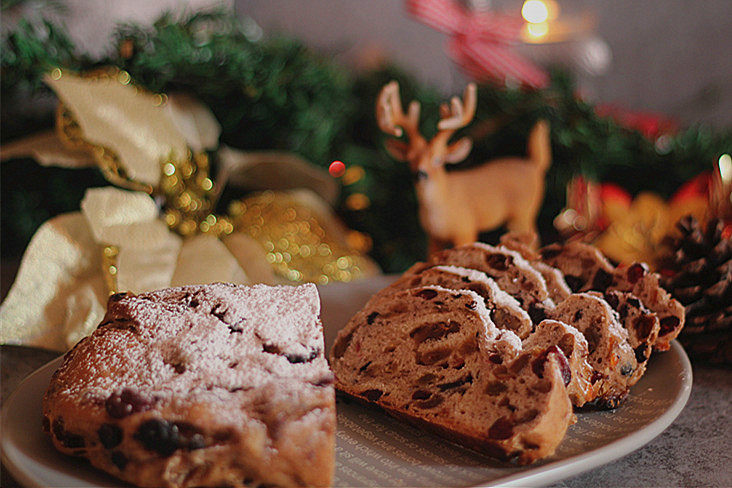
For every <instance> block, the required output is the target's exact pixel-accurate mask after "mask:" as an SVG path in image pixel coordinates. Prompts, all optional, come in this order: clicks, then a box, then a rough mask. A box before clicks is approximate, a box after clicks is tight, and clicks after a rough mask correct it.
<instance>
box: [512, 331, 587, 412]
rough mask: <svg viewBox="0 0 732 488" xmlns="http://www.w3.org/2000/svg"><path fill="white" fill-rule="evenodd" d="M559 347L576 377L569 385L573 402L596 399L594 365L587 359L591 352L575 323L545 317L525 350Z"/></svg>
mask: <svg viewBox="0 0 732 488" xmlns="http://www.w3.org/2000/svg"><path fill="white" fill-rule="evenodd" d="M551 346H557V347H559V349H561V350H562V352H563V353H564V355H565V356H566V357H567V362H568V364H569V369H570V370H571V372H572V377H571V378H572V379H571V380H570V382H569V384H568V385H567V393H568V394H569V399H570V400H571V401H572V405H574V406H575V407H581V406H583V405H584V404H585V403H587V402H588V401H592V400H594V399H595V397H596V395H595V389H594V386H593V385H592V382H591V380H592V374H593V372H594V370H593V368H592V366H590V364H589V363H588V362H587V361H588V359H589V358H588V356H589V351H588V347H587V340H586V339H585V336H584V335H583V334H582V333H581V332H580V331H578V330H577V329H576V328H574V327H572V326H571V325H567V324H565V323H564V322H559V321H556V320H549V319H547V320H542V321H541V322H540V323H539V324H538V325H537V326H536V330H535V331H534V332H533V333H531V335H529V336H528V337H527V338H526V339H524V341H523V350H524V351H532V350H540V351H542V350H548V349H549V348H550V347H551Z"/></svg>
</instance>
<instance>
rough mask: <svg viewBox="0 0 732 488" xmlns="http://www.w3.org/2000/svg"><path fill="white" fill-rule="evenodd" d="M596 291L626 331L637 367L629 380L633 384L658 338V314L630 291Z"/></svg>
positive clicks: (641, 374) (643, 369) (643, 370)
mask: <svg viewBox="0 0 732 488" xmlns="http://www.w3.org/2000/svg"><path fill="white" fill-rule="evenodd" d="M590 293H591V294H595V293H597V294H598V295H599V296H602V298H603V299H604V300H605V301H606V302H607V303H608V305H610V307H612V309H613V310H615V311H616V312H617V313H618V316H619V317H620V323H621V325H622V326H623V327H625V330H627V331H628V344H630V347H632V348H633V352H634V353H635V359H636V361H638V368H637V369H636V370H635V372H634V373H633V375H632V376H631V378H630V380H629V384H631V385H634V384H636V383H637V382H638V380H640V379H641V376H643V373H645V371H646V364H647V363H648V359H649V358H650V357H651V352H652V350H653V344H654V343H655V342H656V339H657V338H658V332H659V330H660V325H659V322H658V316H657V315H656V314H655V313H653V312H651V311H650V310H648V309H647V308H646V307H644V306H643V303H641V301H640V299H638V297H636V296H635V295H633V294H632V293H628V292H623V291H617V290H608V291H606V292H605V294H604V295H600V294H599V292H590Z"/></svg>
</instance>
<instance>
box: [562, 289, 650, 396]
mask: <svg viewBox="0 0 732 488" xmlns="http://www.w3.org/2000/svg"><path fill="white" fill-rule="evenodd" d="M551 318H553V319H554V320H559V321H561V322H564V323H566V324H572V326H573V327H575V328H576V329H577V330H579V331H580V332H582V334H584V336H585V339H587V346H588V350H589V356H588V362H589V363H590V365H591V366H592V368H593V369H594V372H593V375H592V378H591V380H590V382H591V383H592V385H593V387H594V389H595V391H594V393H595V395H596V398H595V399H594V400H592V402H591V403H593V404H594V405H596V406H598V407H600V408H615V407H617V406H619V405H620V403H622V401H623V400H624V399H625V397H626V396H627V395H628V391H629V390H630V380H631V378H632V375H633V373H634V372H635V370H636V368H637V367H638V363H637V361H636V359H635V353H634V352H633V349H632V348H631V347H630V344H628V332H627V331H626V330H625V329H624V328H623V327H621V326H620V324H619V323H618V320H617V318H616V315H615V312H614V311H613V310H612V309H611V308H610V305H608V304H607V302H605V300H603V299H602V298H598V297H596V296H593V295H590V294H588V293H575V294H573V295H570V296H569V298H567V299H566V300H564V301H563V302H562V303H560V304H559V305H557V307H556V308H555V309H554V310H553V311H552V313H551Z"/></svg>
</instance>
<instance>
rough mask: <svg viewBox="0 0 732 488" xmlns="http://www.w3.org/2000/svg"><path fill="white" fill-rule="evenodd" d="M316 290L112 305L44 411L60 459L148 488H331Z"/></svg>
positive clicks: (239, 291) (57, 379)
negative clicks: (81, 461)
mask: <svg viewBox="0 0 732 488" xmlns="http://www.w3.org/2000/svg"><path fill="white" fill-rule="evenodd" d="M319 311H320V302H319V298H318V294H317V290H316V288H315V286H314V285H302V286H299V287H288V286H281V287H269V286H264V285H258V286H254V287H245V286H236V285H227V284H221V283H218V284H213V285H201V286H186V287H181V288H171V289H166V290H161V291H156V292H151V293H145V294H141V295H133V294H129V293H128V294H124V293H122V294H118V295H113V296H112V297H110V299H109V304H108V310H107V313H106V315H105V317H104V319H103V321H102V323H101V324H100V325H99V327H98V328H97V329H96V330H95V331H94V332H93V333H92V334H91V335H90V336H89V337H87V338H85V339H83V340H82V341H81V342H79V343H78V344H77V345H76V346H75V347H74V348H73V349H72V350H71V351H69V352H68V353H67V354H66V356H65V357H64V361H63V364H62V366H61V367H60V368H59V370H58V371H56V372H55V373H54V375H53V377H52V379H51V384H50V386H49V387H48V390H47V391H46V394H45V396H44V399H43V425H44V429H45V430H46V431H47V432H48V433H49V435H50V436H51V439H52V441H53V444H54V446H55V447H56V448H57V449H59V450H60V451H61V452H63V453H66V454H72V455H75V456H81V457H85V458H87V459H88V460H89V461H90V462H91V463H92V465H94V466H96V467H98V468H101V469H103V470H105V471H107V472H109V473H110V474H112V475H114V476H116V477H118V478H120V479H122V480H125V481H127V482H130V483H134V484H136V485H138V486H143V487H161V486H164V487H171V488H189V487H198V486H202V487H203V486H205V487H209V486H210V487H213V486H232V487H237V488H238V487H244V486H261V485H272V486H275V485H276V486H330V484H331V481H332V475H333V469H334V449H335V442H334V439H335V425H336V424H335V391H334V388H333V375H332V373H331V372H330V370H329V368H328V364H327V362H326V359H325V357H324V352H323V348H324V344H323V331H322V326H321V324H320V319H319Z"/></svg>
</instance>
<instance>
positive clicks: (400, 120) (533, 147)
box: [376, 81, 551, 253]
mask: <svg viewBox="0 0 732 488" xmlns="http://www.w3.org/2000/svg"><path fill="white" fill-rule="evenodd" d="M476 99H477V96H476V87H475V84H473V83H471V84H469V85H468V86H467V88H466V89H465V93H464V95H463V100H462V101H461V100H460V99H459V98H458V97H453V98H452V100H450V104H449V105H447V104H443V105H442V106H441V107H440V121H439V123H438V124H437V128H438V129H439V131H438V132H437V134H436V135H435V136H434V137H433V138H432V140H430V141H427V140H426V139H425V138H424V137H422V135H421V134H420V133H419V109H420V106H419V103H418V102H416V101H412V102H411V103H410V104H409V108H408V109H407V113H406V114H405V113H404V111H403V110H402V103H401V100H400V97H399V85H398V84H397V82H396V81H392V82H390V83H388V84H387V85H386V86H384V88H382V90H381V93H380V94H379V97H378V100H377V102H376V118H377V120H378V124H379V128H381V130H382V131H384V132H386V133H387V134H390V135H393V136H396V137H400V136H401V135H402V133H403V132H404V133H406V136H407V140H406V141H403V140H399V139H389V140H387V141H386V149H387V150H388V152H389V153H390V154H391V155H392V156H393V157H394V158H395V159H398V160H401V161H408V162H409V165H410V168H411V170H412V173H413V174H414V175H415V178H416V182H415V187H416V188H415V189H416V192H417V199H418V201H419V220H420V223H421V224H422V227H423V228H424V229H425V231H426V232H427V234H428V236H429V238H430V239H429V240H430V243H429V252H430V253H433V252H435V251H438V250H440V249H443V248H445V247H447V246H448V245H453V246H460V245H463V244H469V243H471V242H475V241H476V240H477V239H478V234H479V233H480V232H483V231H488V230H491V229H495V228H497V227H499V226H501V225H502V224H504V223H505V224H506V227H507V228H508V230H510V231H516V232H529V233H530V232H535V231H536V215H537V213H538V211H539V206H540V205H541V202H542V200H543V198H544V174H545V173H546V170H547V168H548V167H549V165H550V163H551V146H550V142H549V126H548V124H547V123H546V122H545V121H539V122H538V123H537V124H536V125H535V126H534V127H533V129H532V130H531V134H530V135H529V140H528V148H527V157H526V158H519V157H507V158H501V159H495V160H492V161H489V162H487V163H485V164H483V165H481V166H479V167H474V168H470V169H466V170H461V171H452V172H447V171H446V170H445V165H446V164H453V163H458V162H460V161H462V160H463V159H465V158H466V157H467V156H468V154H469V153H470V150H471V149H472V142H471V140H470V139H468V138H465V137H464V138H462V139H459V140H457V141H455V142H453V143H449V141H450V137H452V135H453V134H454V133H455V131H456V130H458V129H460V128H461V127H465V126H466V125H467V124H468V123H470V121H471V120H472V119H473V116H474V115H475V107H476Z"/></svg>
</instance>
